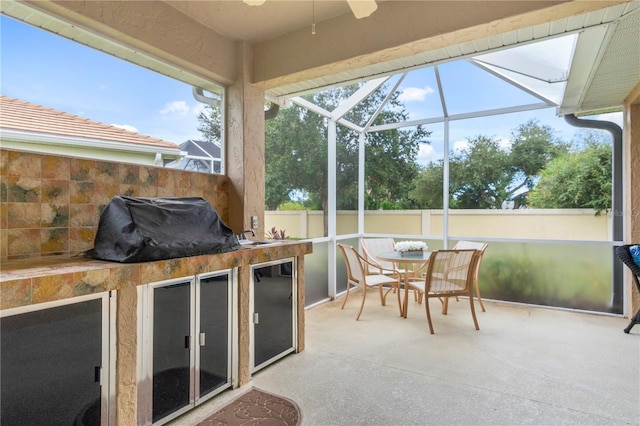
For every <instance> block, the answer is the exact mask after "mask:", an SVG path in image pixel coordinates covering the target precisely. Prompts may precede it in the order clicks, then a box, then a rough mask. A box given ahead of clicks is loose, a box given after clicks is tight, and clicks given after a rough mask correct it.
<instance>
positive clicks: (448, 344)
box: [170, 292, 640, 426]
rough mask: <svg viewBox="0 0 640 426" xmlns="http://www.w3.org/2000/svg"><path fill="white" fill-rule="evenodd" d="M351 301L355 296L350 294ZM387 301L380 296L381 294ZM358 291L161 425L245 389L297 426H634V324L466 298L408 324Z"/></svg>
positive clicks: (413, 308)
mask: <svg viewBox="0 0 640 426" xmlns="http://www.w3.org/2000/svg"><path fill="white" fill-rule="evenodd" d="M353 296H356V297H353ZM390 296H391V295H390ZM359 297H360V293H358V292H356V293H354V294H352V295H351V296H350V298H349V301H348V303H347V306H346V307H345V309H344V310H341V309H340V305H341V303H342V298H340V299H338V300H337V301H333V302H329V303H326V304H323V305H320V306H317V307H315V308H313V309H310V310H307V311H306V350H305V351H303V352H301V353H299V354H292V355H289V356H287V357H285V358H283V359H282V360H280V361H279V362H277V363H275V364H273V365H270V366H268V367H266V368H265V369H263V370H262V371H260V372H258V373H256V374H255V375H254V376H253V379H252V381H251V383H250V384H248V385H246V386H244V387H242V388H240V389H236V390H232V391H226V392H223V393H222V394H220V395H218V396H217V397H215V398H214V399H213V400H211V401H209V402H207V403H205V404H203V405H202V406H200V407H198V408H196V409H195V410H192V411H191V412H190V413H188V414H186V415H184V416H182V417H180V418H178V419H176V420H174V421H173V422H172V423H170V424H171V425H173V426H184V425H195V424H197V423H198V421H200V420H202V419H204V418H206V417H207V416H208V415H210V414H212V413H213V412H215V410H216V409H217V408H218V407H220V406H221V405H224V404H225V403H226V402H227V401H229V400H230V399H233V398H234V397H235V396H237V395H238V394H240V393H244V392H245V391H246V390H247V389H248V388H249V387H250V386H255V387H258V388H261V389H263V390H265V391H268V392H271V393H275V394H278V395H281V396H285V397H288V398H290V399H292V400H294V401H295V402H296V403H297V404H298V405H299V407H300V410H301V412H302V425H306V426H320V425H349V426H352V425H368V426H370V425H607V426H611V425H640V326H636V327H635V328H634V329H632V331H631V334H625V333H623V331H622V330H623V328H624V327H625V326H626V325H627V323H628V320H627V319H623V318H618V317H611V316H602V315H592V314H584V313H576V312H568V311H559V310H553V309H544V308H538V307H531V306H521V305H510V304H503V303H492V302H488V301H487V302H485V306H486V308H487V312H481V311H480V310H479V306H478V305H477V303H476V307H477V308H478V312H477V315H478V322H479V325H480V330H479V331H476V330H475V329H474V328H473V323H472V320H471V314H470V311H469V303H468V300H461V301H460V302H452V303H450V306H449V314H448V315H447V316H443V315H441V314H440V311H439V307H440V306H439V303H438V302H437V301H431V303H432V304H431V307H432V319H433V323H434V328H435V333H436V334H434V335H431V334H429V329H428V326H427V322H426V318H425V312H424V306H422V305H418V304H416V303H414V302H413V301H410V304H409V317H408V318H407V319H402V318H400V316H399V313H398V308H397V305H395V304H394V303H393V302H395V300H394V299H393V298H392V297H390V298H388V302H392V303H389V304H388V306H385V307H382V306H380V303H379V299H378V298H377V294H375V293H374V292H371V294H368V295H367V304H366V305H365V308H364V312H363V314H362V316H361V319H360V321H355V316H356V312H357V307H358V304H359V300H360V298H359Z"/></svg>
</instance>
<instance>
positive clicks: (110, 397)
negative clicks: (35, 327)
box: [0, 290, 117, 425]
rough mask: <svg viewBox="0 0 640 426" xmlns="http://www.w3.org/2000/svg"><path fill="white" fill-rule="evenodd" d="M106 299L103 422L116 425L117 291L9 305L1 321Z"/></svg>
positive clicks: (103, 306)
mask: <svg viewBox="0 0 640 426" xmlns="http://www.w3.org/2000/svg"><path fill="white" fill-rule="evenodd" d="M96 299H102V302H101V316H102V328H101V331H102V336H101V341H102V351H101V352H102V354H101V364H102V366H101V371H100V386H101V389H100V424H102V425H114V424H115V418H116V395H115V393H116V390H115V386H116V381H115V372H116V368H115V363H116V328H115V321H116V313H117V305H116V297H115V290H111V291H106V292H100V293H94V294H88V295H85V296H75V297H72V298H69V299H61V300H55V301H52V302H43V303H37V304H33V305H28V306H21V307H18V308H9V309H1V310H0V320H1V319H2V318H7V317H10V316H13V315H19V314H25V313H30V312H36V311H40V310H43V309H49V308H58V307H62V306H67V305H72V304H76V303H82V302H87V301H90V300H96Z"/></svg>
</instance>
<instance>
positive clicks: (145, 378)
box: [137, 275, 196, 425]
mask: <svg viewBox="0 0 640 426" xmlns="http://www.w3.org/2000/svg"><path fill="white" fill-rule="evenodd" d="M195 279H196V278H195V275H191V276H187V277H181V278H174V279H170V280H163V281H157V282H154V283H149V284H145V285H142V286H138V351H137V352H138V362H137V364H138V424H139V425H151V424H154V425H162V424H164V423H167V422H168V421H170V420H172V419H174V418H176V417H178V416H179V415H181V414H184V413H186V412H187V411H189V410H191V409H192V408H193V401H194V392H193V386H189V402H188V404H187V405H186V406H184V407H182V408H181V409H179V410H177V411H174V412H172V413H170V414H168V415H167V416H165V417H163V418H161V419H159V420H158V421H157V422H153V343H154V342H153V331H154V324H153V315H154V291H155V289H157V288H163V287H168V286H172V285H177V284H185V283H188V284H189V312H190V318H189V347H190V348H191V349H190V350H189V382H190V383H191V384H193V380H194V378H193V375H194V351H193V350H192V348H193V340H194V339H193V336H194V334H195V316H194V314H193V306H194V303H195V285H194V283H195Z"/></svg>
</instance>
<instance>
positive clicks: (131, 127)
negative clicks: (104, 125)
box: [112, 124, 139, 133]
mask: <svg viewBox="0 0 640 426" xmlns="http://www.w3.org/2000/svg"><path fill="white" fill-rule="evenodd" d="M112 126H113V127H117V128H119V129H124V130H128V131H130V132H135V133H139V132H138V129H137V128H135V127H133V126H130V125H128V124H112Z"/></svg>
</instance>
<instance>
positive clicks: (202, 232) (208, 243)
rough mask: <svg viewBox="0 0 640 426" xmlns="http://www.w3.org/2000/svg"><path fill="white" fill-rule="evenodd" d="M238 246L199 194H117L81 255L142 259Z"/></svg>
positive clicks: (169, 256) (119, 259) (136, 260)
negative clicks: (162, 195) (170, 196)
mask: <svg viewBox="0 0 640 426" xmlns="http://www.w3.org/2000/svg"><path fill="white" fill-rule="evenodd" d="M239 248H240V244H238V240H237V238H236V237H235V236H234V234H233V231H232V230H231V228H229V227H228V226H227V225H226V224H225V223H224V222H223V221H222V219H220V217H219V216H218V213H217V212H216V211H215V209H214V208H213V207H212V206H211V204H209V202H208V201H206V200H205V199H203V198H199V197H186V198H145V197H126V196H116V197H114V198H112V199H111V201H110V202H109V204H108V205H107V206H106V207H105V209H104V211H103V212H102V214H101V215H100V222H99V224H98V232H97V233H96V238H95V241H94V247H93V249H91V250H87V251H86V252H85V255H86V256H88V257H91V258H94V259H101V260H109V261H114V262H146V261H151V260H161V259H172V258H176V257H186V256H197V255H202V254H218V253H225V252H229V251H233V250H237V249H239Z"/></svg>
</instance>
